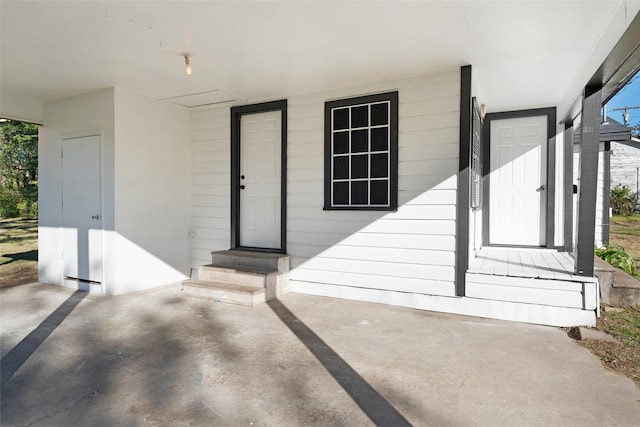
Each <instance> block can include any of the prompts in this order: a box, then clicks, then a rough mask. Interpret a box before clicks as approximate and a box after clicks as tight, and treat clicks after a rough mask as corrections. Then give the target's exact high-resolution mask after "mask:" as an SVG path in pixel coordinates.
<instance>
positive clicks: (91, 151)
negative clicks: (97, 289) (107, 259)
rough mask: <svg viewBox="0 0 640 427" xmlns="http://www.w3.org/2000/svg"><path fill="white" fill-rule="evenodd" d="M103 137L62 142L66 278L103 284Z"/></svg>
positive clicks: (63, 255) (64, 268)
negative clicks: (101, 139)
mask: <svg viewBox="0 0 640 427" xmlns="http://www.w3.org/2000/svg"><path fill="white" fill-rule="evenodd" d="M101 157H102V156H101V141H100V136H99V135H96V136H87V137H82V138H73V139H63V140H62V227H63V249H62V260H63V276H64V277H65V278H70V279H80V280H84V281H90V282H99V283H101V282H102V263H103V261H102V258H103V243H102V239H103V233H102V215H103V214H102V172H101V171H102V161H101Z"/></svg>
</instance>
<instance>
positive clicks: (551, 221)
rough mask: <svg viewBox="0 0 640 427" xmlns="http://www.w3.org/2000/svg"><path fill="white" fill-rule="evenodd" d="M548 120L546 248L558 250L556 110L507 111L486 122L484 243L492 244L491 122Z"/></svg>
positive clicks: (549, 108)
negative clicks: (544, 118)
mask: <svg viewBox="0 0 640 427" xmlns="http://www.w3.org/2000/svg"><path fill="white" fill-rule="evenodd" d="M536 116H547V167H546V169H547V176H546V184H545V185H546V201H545V206H546V209H545V245H544V246H545V247H547V248H554V247H555V245H554V241H555V194H556V188H555V185H556V175H555V173H556V171H555V165H556V152H555V136H556V107H548V108H534V109H531V110H517V111H505V112H501V113H489V114H487V117H486V118H485V123H484V132H483V141H485V144H484V145H485V148H484V151H483V159H482V160H483V163H482V166H483V173H484V177H485V180H484V202H483V204H482V207H483V212H484V213H483V215H482V241H483V243H484V244H487V245H488V244H490V241H489V235H490V233H489V231H490V230H489V224H490V222H489V216H490V215H491V211H490V208H489V205H490V203H489V200H490V197H491V185H490V179H489V176H490V173H491V122H492V121H493V120H504V119H516V118H523V117H536Z"/></svg>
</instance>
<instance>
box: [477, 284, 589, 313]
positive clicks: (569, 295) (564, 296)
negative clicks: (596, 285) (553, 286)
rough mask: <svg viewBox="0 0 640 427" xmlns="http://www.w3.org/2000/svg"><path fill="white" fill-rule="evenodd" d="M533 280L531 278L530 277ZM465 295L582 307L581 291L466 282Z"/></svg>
mask: <svg viewBox="0 0 640 427" xmlns="http://www.w3.org/2000/svg"><path fill="white" fill-rule="evenodd" d="M531 280H533V279H531ZM466 296H468V297H470V298H480V299H488V300H494V301H509V302H522V303H526V304H540V305H553V306H557V307H569V308H578V309H582V293H581V292H571V291H565V290H554V291H552V292H551V291H548V290H545V289H538V288H523V287H517V288H516V287H511V286H494V285H487V284H483V283H473V282H467V287H466Z"/></svg>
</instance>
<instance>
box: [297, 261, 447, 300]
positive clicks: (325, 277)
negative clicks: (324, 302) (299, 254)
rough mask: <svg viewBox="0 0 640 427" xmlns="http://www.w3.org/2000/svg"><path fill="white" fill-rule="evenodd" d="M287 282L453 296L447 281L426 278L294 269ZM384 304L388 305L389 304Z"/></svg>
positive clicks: (355, 291) (355, 289)
mask: <svg viewBox="0 0 640 427" xmlns="http://www.w3.org/2000/svg"><path fill="white" fill-rule="evenodd" d="M289 280H290V281H293V282H299V283H302V282H306V283H309V284H317V283H322V284H323V285H325V284H333V285H334V286H335V285H337V286H342V287H344V288H350V289H351V292H354V293H357V289H376V290H388V291H397V292H414V293H423V294H435V295H447V296H454V295H455V289H454V288H453V285H452V284H451V283H450V282H449V281H440V280H435V279H434V280H432V279H428V278H423V279H420V278H411V277H396V278H394V279H393V280H391V279H389V277H385V276H380V275H374V274H366V273H352V272H336V271H320V270H308V269H296V271H295V272H291V273H290V274H289ZM328 286H332V285H328ZM384 303H385V304H388V303H389V302H384Z"/></svg>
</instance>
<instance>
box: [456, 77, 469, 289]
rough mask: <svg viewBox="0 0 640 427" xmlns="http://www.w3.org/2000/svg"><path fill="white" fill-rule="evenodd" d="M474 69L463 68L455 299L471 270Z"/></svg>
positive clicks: (463, 287) (464, 286)
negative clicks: (472, 80) (469, 268)
mask: <svg viewBox="0 0 640 427" xmlns="http://www.w3.org/2000/svg"><path fill="white" fill-rule="evenodd" d="M472 108H473V106H472V98H471V65H465V66H463V67H460V151H459V161H458V191H457V205H458V207H457V209H456V266H455V271H456V273H455V274H456V276H455V288H456V296H459V297H463V296H465V294H466V284H467V283H466V274H467V269H468V267H469V210H470V206H471V205H470V202H471V200H470V195H471V194H470V182H471V181H470V169H471V155H472V153H471V138H472V132H473V131H472V129H471V123H472V114H473V111H472Z"/></svg>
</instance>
